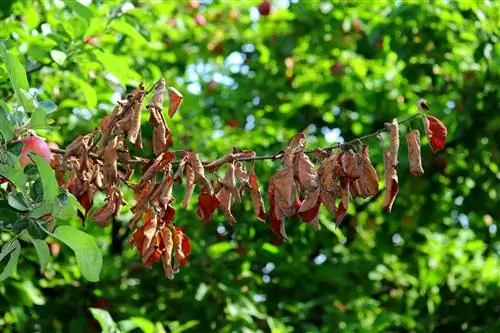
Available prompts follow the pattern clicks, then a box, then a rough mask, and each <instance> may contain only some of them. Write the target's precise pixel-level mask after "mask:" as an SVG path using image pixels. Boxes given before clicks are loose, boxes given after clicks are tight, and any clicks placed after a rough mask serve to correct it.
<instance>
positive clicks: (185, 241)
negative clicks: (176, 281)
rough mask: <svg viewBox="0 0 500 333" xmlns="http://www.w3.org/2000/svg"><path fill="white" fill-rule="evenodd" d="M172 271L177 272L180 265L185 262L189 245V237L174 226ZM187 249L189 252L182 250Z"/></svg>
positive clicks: (189, 249) (189, 248)
mask: <svg viewBox="0 0 500 333" xmlns="http://www.w3.org/2000/svg"><path fill="white" fill-rule="evenodd" d="M173 239H174V272H177V271H178V270H179V268H180V267H182V266H184V265H185V264H186V263H187V260H188V257H189V254H190V251H191V246H190V245H189V238H187V236H185V235H184V232H183V231H182V230H181V229H180V228H174V238H173ZM184 250H187V251H189V252H184Z"/></svg>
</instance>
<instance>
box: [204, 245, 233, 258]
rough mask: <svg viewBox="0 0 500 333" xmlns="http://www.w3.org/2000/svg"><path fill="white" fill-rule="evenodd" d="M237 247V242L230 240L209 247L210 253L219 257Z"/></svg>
mask: <svg viewBox="0 0 500 333" xmlns="http://www.w3.org/2000/svg"><path fill="white" fill-rule="evenodd" d="M235 248H236V244H234V243H230V242H219V243H216V244H213V245H210V246H209V247H208V255H209V256H211V257H218V256H220V255H222V254H224V253H226V252H228V251H231V250H233V249H235Z"/></svg>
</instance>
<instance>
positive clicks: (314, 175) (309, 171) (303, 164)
mask: <svg viewBox="0 0 500 333" xmlns="http://www.w3.org/2000/svg"><path fill="white" fill-rule="evenodd" d="M295 171H296V172H295V173H296V178H297V179H298V180H299V183H300V185H301V186H302V187H303V188H305V189H306V190H308V191H313V190H314V189H316V188H317V187H318V186H319V179H318V171H317V170H316V167H315V166H314V164H313V163H312V162H311V160H310V159H309V157H308V156H307V155H306V154H304V153H301V154H299V156H298V158H297V164H296V167H295Z"/></svg>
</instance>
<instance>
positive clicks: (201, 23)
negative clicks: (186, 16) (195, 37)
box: [194, 14, 207, 27]
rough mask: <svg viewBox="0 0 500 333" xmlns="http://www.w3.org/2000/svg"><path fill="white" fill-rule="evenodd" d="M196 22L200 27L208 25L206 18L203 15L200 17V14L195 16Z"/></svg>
mask: <svg viewBox="0 0 500 333" xmlns="http://www.w3.org/2000/svg"><path fill="white" fill-rule="evenodd" d="M194 21H195V22H196V24H198V25H199V26H200V27H202V26H204V25H205V24H207V20H206V19H205V16H203V15H199V14H196V15H195V16H194Z"/></svg>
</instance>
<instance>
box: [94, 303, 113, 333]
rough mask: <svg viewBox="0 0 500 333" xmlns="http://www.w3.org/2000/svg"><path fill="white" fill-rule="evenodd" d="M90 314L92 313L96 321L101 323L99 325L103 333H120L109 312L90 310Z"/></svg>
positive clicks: (96, 309)
mask: <svg viewBox="0 0 500 333" xmlns="http://www.w3.org/2000/svg"><path fill="white" fill-rule="evenodd" d="M90 312H91V313H92V316H93V317H94V319H95V320H97V321H98V322H99V325H101V329H102V332H103V333H113V332H118V328H117V327H116V323H115V321H114V320H113V318H111V315H110V314H109V312H108V311H106V310H103V309H98V308H90Z"/></svg>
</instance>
